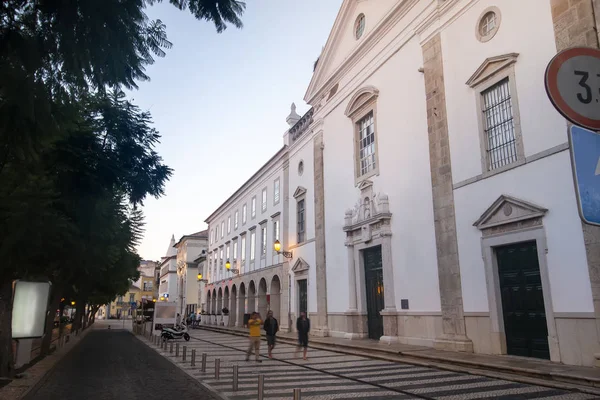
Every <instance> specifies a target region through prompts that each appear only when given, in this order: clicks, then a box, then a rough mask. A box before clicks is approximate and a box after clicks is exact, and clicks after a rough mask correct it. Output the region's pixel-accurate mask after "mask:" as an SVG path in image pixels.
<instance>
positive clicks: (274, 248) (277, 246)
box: [273, 240, 293, 258]
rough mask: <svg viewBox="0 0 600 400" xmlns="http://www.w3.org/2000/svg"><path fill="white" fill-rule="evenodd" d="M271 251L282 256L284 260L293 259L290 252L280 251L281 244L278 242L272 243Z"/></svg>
mask: <svg viewBox="0 0 600 400" xmlns="http://www.w3.org/2000/svg"><path fill="white" fill-rule="evenodd" d="M273 250H275V252H276V253H277V254H281V255H283V256H284V257H285V258H292V257H293V255H292V252H291V251H281V243H280V242H279V240H276V241H275V243H273Z"/></svg>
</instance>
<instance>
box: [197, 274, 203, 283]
mask: <svg viewBox="0 0 600 400" xmlns="http://www.w3.org/2000/svg"><path fill="white" fill-rule="evenodd" d="M201 280H202V274H198V282H199V281H201Z"/></svg>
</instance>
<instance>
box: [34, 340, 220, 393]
mask: <svg viewBox="0 0 600 400" xmlns="http://www.w3.org/2000/svg"><path fill="white" fill-rule="evenodd" d="M172 398H177V399H195V400H214V399H215V397H213V396H212V395H211V394H210V393H209V392H207V391H205V390H204V389H203V388H202V387H201V386H200V385H199V384H198V383H197V382H195V381H194V380H193V379H191V378H190V377H189V376H188V375H186V374H185V373H184V372H183V371H181V369H179V368H177V367H176V366H175V365H173V364H172V363H171V362H169V361H168V360H166V359H165V358H164V357H162V356H160V355H159V354H158V353H157V352H156V351H154V350H152V349H150V348H149V347H148V346H146V345H145V344H143V343H141V342H140V341H139V340H138V339H136V338H135V337H134V336H133V335H132V334H131V333H130V332H127V331H117V330H111V331H109V330H96V331H92V332H90V333H89V334H88V335H87V336H86V337H85V338H84V339H83V341H82V342H81V343H80V344H79V345H78V346H77V347H76V348H74V349H73V350H72V351H71V352H70V353H69V354H67V355H66V356H65V357H64V358H63V359H62V360H61V361H60V363H59V364H58V365H57V366H56V368H55V369H54V370H53V371H52V372H51V375H50V376H49V377H48V379H47V381H46V382H45V383H44V384H43V385H42V386H41V387H40V388H39V389H38V390H37V391H36V392H35V393H32V394H30V395H29V396H27V398H26V399H27V400H53V399H56V400H82V399H85V400H112V399H115V400H116V399H118V400H122V399H127V400H138V399H139V400H152V399H157V400H159V399H160V400H165V399H172Z"/></svg>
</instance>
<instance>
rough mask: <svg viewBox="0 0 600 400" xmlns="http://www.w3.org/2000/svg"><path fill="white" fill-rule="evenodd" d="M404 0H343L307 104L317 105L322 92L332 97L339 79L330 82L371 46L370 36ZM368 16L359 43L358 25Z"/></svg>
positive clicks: (317, 66) (309, 89)
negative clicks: (358, 19)
mask: <svg viewBox="0 0 600 400" xmlns="http://www.w3.org/2000/svg"><path fill="white" fill-rule="evenodd" d="M403 2H404V1H403V0H344V2H343V3H342V6H341V7H340V10H339V12H338V15H337V17H336V19H335V22H334V23H333V27H332V29H331V32H330V33H329V37H328V39H327V42H326V43H325V46H324V47H323V51H322V52H321V55H320V56H319V58H318V60H317V62H316V67H315V70H314V72H313V76H312V79H311V81H310V84H309V86H308V89H307V91H306V94H305V97H304V100H305V101H306V102H307V103H309V104H311V105H313V106H314V105H315V104H313V103H315V101H312V100H314V98H315V96H316V95H317V94H318V93H320V92H321V91H322V90H326V92H325V95H327V94H329V91H330V90H331V88H333V87H334V86H335V85H336V83H338V82H337V81H339V79H337V78H336V81H330V80H331V78H332V77H333V76H334V75H335V74H336V72H337V71H338V70H339V69H340V68H341V67H342V66H343V65H344V64H345V63H346V62H347V61H349V60H350V59H351V58H352V57H353V56H354V55H356V54H357V52H358V51H359V50H360V48H361V47H365V45H368V44H369V43H367V42H368V41H369V36H370V35H371V34H372V33H373V32H374V31H375V30H376V28H377V27H379V25H380V24H381V22H382V21H383V20H384V19H385V17H386V16H387V15H388V14H389V13H390V12H391V11H392V10H393V9H395V8H396V7H395V6H396V5H398V4H400V3H403ZM361 14H364V15H365V29H364V31H363V34H362V36H361V37H360V38H359V39H357V38H356V35H355V27H356V21H357V18H358V16H359V15H361Z"/></svg>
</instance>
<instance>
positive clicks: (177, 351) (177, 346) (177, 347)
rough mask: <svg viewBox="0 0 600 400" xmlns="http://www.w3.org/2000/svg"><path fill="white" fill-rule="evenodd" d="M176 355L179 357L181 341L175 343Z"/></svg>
mask: <svg viewBox="0 0 600 400" xmlns="http://www.w3.org/2000/svg"><path fill="white" fill-rule="evenodd" d="M175 357H179V343H175Z"/></svg>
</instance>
